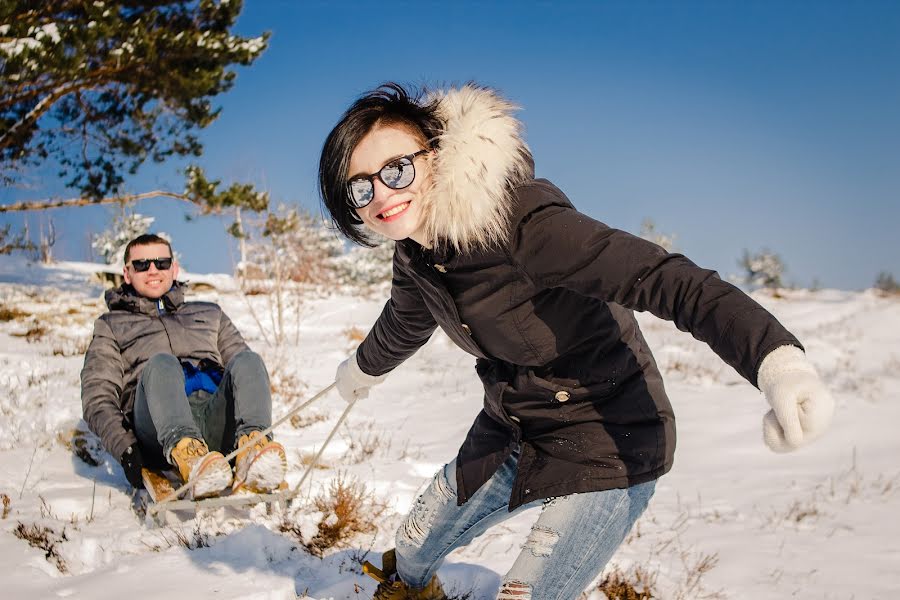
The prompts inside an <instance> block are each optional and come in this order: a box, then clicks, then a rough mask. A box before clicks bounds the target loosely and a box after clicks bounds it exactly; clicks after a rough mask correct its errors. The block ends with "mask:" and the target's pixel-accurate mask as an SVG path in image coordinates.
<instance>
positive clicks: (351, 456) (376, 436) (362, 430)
mask: <svg viewBox="0 0 900 600" xmlns="http://www.w3.org/2000/svg"><path fill="white" fill-rule="evenodd" d="M347 438H348V440H349V443H348V446H347V451H346V452H345V453H344V456H343V457H342V460H343V461H344V462H346V463H349V464H352V465H357V464H359V463H362V462H365V461H367V460H369V459H371V458H372V457H374V456H375V454H376V453H378V452H381V453H383V454H386V453H388V452H389V451H390V449H391V440H390V438H389V437H388V436H387V435H385V434H384V433H382V432H380V431H379V430H377V429H376V428H375V424H374V423H368V424H366V425H364V426H359V427H353V428H351V427H350V426H349V425H348V426H347Z"/></svg>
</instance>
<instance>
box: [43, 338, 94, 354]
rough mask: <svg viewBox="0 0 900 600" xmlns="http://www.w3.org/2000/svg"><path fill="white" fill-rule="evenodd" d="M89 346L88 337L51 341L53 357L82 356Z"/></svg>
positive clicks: (89, 340)
mask: <svg viewBox="0 0 900 600" xmlns="http://www.w3.org/2000/svg"><path fill="white" fill-rule="evenodd" d="M90 345H91V338H90V337H89V336H79V337H71V336H63V337H60V338H57V339H55V340H53V348H52V350H51V353H52V354H53V356H83V355H84V354H85V353H86V352H87V350H88V346H90Z"/></svg>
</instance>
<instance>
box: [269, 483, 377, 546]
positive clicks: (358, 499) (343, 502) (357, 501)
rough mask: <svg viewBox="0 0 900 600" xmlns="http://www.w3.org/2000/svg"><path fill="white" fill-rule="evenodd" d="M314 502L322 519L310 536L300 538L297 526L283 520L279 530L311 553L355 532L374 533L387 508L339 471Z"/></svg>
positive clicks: (340, 542)
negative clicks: (289, 535) (310, 537)
mask: <svg viewBox="0 0 900 600" xmlns="http://www.w3.org/2000/svg"><path fill="white" fill-rule="evenodd" d="M313 504H314V505H315V507H316V510H318V511H319V512H321V513H322V519H321V520H320V521H319V523H318V525H317V531H316V535H314V536H313V537H312V539H310V540H309V541H303V539H302V536H301V534H300V529H299V527H297V526H296V525H293V524H290V523H287V522H285V523H282V525H281V531H283V532H287V533H291V534H293V535H294V536H295V537H296V538H297V539H299V540H300V542H301V544H302V545H303V546H304V547H305V548H306V550H307V551H308V552H309V553H310V554H312V555H314V556H323V555H324V553H325V551H326V550H328V549H329V548H338V547H341V546H344V545H346V543H347V542H348V541H349V540H351V539H352V538H353V537H354V536H356V535H358V534H365V533H373V532H374V531H375V530H376V529H377V526H376V524H375V523H376V521H377V520H378V519H379V518H380V517H381V515H382V514H384V511H385V510H386V509H387V506H386V505H385V504H383V503H382V502H380V501H378V500H377V499H376V498H375V497H374V495H373V494H371V493H370V492H369V491H368V490H367V489H366V487H365V486H364V485H363V484H362V483H360V482H358V481H355V480H353V479H351V478H348V477H347V476H346V475H342V474H338V476H337V478H336V479H333V480H332V481H331V484H330V485H329V486H328V491H327V493H324V494H321V495H320V496H318V497H317V498H316V499H315V500H314V501H313Z"/></svg>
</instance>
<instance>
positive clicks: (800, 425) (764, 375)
mask: <svg viewBox="0 0 900 600" xmlns="http://www.w3.org/2000/svg"><path fill="white" fill-rule="evenodd" d="M757 383H758V384H759V389H760V390H762V393H763V394H765V396H766V400H768V402H769V405H770V406H771V407H772V410H770V411H769V412H768V413H767V414H766V416H765V417H763V439H764V440H765V442H766V445H767V446H768V447H769V448H771V449H772V450H773V451H774V452H790V451H791V450H796V449H797V448H799V447H800V446H803V445H805V444H808V443H809V442H811V441H813V440H814V439H816V438H817V437H819V436H820V435H822V434H823V433H824V432H825V430H826V429H827V428H828V424H829V423H831V417H832V416H833V415H834V399H832V397H831V394H830V393H829V392H828V390H827V389H826V388H825V386H824V385H823V384H822V381H821V380H820V379H819V376H818V375H817V374H816V370H815V368H814V367H813V366H812V364H810V362H809V361H808V360H807V359H806V355H805V354H804V353H803V350H801V349H800V348H797V347H796V346H781V347H779V348H776V349H775V350H773V351H772V352H770V353H769V354H767V355H766V357H765V358H764V359H763V361H762V363H761V364H760V366H759V373H758V374H757Z"/></svg>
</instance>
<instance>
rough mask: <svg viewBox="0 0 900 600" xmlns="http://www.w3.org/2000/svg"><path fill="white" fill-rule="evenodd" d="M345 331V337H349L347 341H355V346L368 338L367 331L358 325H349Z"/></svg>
mask: <svg viewBox="0 0 900 600" xmlns="http://www.w3.org/2000/svg"><path fill="white" fill-rule="evenodd" d="M343 333H344V337H345V338H347V341H349V342H354V346H355V345H357V344H359V343H360V342H361V341H363V340H364V339H366V332H365V331H363V330H362V329H360V328H359V327H357V326H356V325H352V326H350V327H348V328H347V329H345V330H344V331H343Z"/></svg>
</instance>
